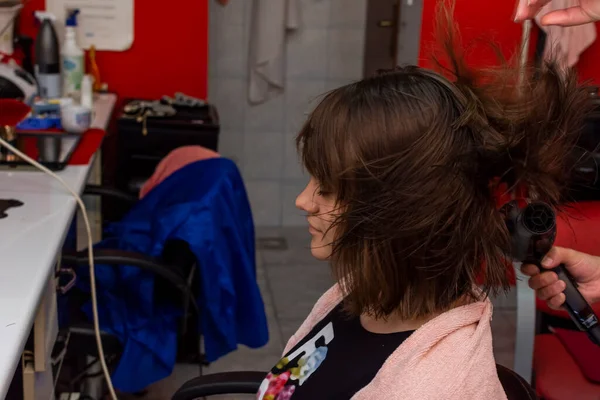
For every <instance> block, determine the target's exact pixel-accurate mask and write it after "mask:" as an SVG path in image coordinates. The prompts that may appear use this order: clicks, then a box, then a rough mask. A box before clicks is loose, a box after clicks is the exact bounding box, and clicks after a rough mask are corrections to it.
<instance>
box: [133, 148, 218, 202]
mask: <svg viewBox="0 0 600 400" xmlns="http://www.w3.org/2000/svg"><path fill="white" fill-rule="evenodd" d="M217 157H220V155H219V153H215V152H214V151H212V150H209V149H206V148H204V147H202V146H184V147H179V148H177V149H175V150H173V151H172V152H170V153H169V154H168V155H167V156H166V157H165V158H163V159H162V160H161V161H160V163H159V164H158V166H157V167H156V169H155V170H154V174H152V176H151V177H150V179H148V180H147V181H146V183H144V185H143V186H142V188H141V189H140V199H141V198H143V197H144V196H145V195H146V194H148V192H150V191H151V190H152V189H154V187H156V186H158V184H159V183H161V182H162V181H164V180H165V179H167V178H168V177H169V176H170V175H171V174H172V173H173V172H175V171H177V170H179V169H180V168H182V167H185V166H186V165H188V164H191V163H193V162H196V161H202V160H207V159H209V158H217Z"/></svg>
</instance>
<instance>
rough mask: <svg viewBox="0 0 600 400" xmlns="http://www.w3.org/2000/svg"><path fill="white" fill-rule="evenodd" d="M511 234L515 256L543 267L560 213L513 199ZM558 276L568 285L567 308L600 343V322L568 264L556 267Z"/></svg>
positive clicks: (508, 210)
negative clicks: (520, 205) (578, 287)
mask: <svg viewBox="0 0 600 400" xmlns="http://www.w3.org/2000/svg"><path fill="white" fill-rule="evenodd" d="M501 212H502V213H503V214H504V216H505V222H506V226H507V228H508V230H509V232H510V236H511V251H512V254H511V256H512V259H513V260H514V261H520V262H522V263H524V264H534V265H537V266H538V267H540V268H541V261H542V259H543V258H544V256H545V255H546V253H548V251H550V249H551V248H552V245H553V244H554V239H555V238H556V214H555V213H554V210H553V209H552V207H550V206H549V205H548V204H545V203H537V202H536V203H528V204H527V205H525V206H524V207H519V204H518V203H517V202H516V201H511V202H510V203H508V204H506V205H505V206H504V207H502V209H501ZM553 271H554V272H556V274H557V275H558V279H560V280H562V281H564V282H565V284H566V285H567V287H566V289H565V291H564V294H565V297H566V301H565V304H564V307H565V308H566V310H567V311H568V312H569V315H570V316H571V319H572V320H573V321H574V322H575V324H576V325H577V327H578V328H579V329H580V330H582V331H584V332H586V333H587V334H588V336H589V338H590V339H591V340H592V342H594V343H596V344H597V345H600V323H599V322H598V317H597V316H596V314H594V310H593V309H592V307H590V305H589V304H588V303H587V301H586V300H585V299H584V297H583V296H582V295H581V293H580V292H579V290H578V289H577V283H576V282H575V280H574V279H573V277H572V276H571V275H570V274H569V272H568V271H567V269H566V267H565V266H564V264H561V265H559V266H558V267H556V268H554V269H553Z"/></svg>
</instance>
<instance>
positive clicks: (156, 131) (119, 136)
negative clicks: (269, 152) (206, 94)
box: [102, 99, 219, 221]
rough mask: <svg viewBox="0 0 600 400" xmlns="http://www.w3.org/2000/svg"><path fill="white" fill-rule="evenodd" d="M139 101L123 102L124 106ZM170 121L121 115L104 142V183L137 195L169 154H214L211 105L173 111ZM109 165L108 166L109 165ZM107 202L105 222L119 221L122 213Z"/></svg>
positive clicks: (214, 120) (216, 134)
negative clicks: (197, 150)
mask: <svg viewBox="0 0 600 400" xmlns="http://www.w3.org/2000/svg"><path fill="white" fill-rule="evenodd" d="M136 100H140V99H127V100H125V101H124V103H123V104H124V105H127V104H128V103H130V102H131V101H136ZM175 108H176V110H177V114H176V115H175V116H173V117H164V118H159V117H148V118H147V119H146V123H145V127H146V131H147V134H144V123H143V122H139V121H138V119H137V118H136V116H130V115H127V114H125V113H124V112H123V111H121V114H120V115H119V117H118V119H117V125H116V132H115V133H116V135H115V136H114V137H112V138H110V140H107V143H106V144H107V146H106V147H108V148H105V149H104V156H103V159H104V161H105V162H104V177H105V178H104V182H103V184H105V185H109V186H114V187H116V188H118V189H120V190H122V191H125V192H127V193H130V194H132V195H137V194H138V193H139V189H140V187H141V185H142V184H143V183H144V182H145V181H146V180H147V179H148V178H149V177H150V176H151V175H152V174H153V173H154V169H155V168H156V166H157V165H158V163H159V162H160V160H162V159H163V158H164V157H166V156H167V154H169V153H170V152H171V151H173V150H175V149H177V148H179V147H183V146H194V145H196V146H203V147H206V148H208V149H211V150H214V151H217V150H218V143H219V115H218V113H217V110H216V108H215V107H214V106H212V105H206V106H204V107H196V108H192V107H175ZM111 164H112V165H111ZM119 208H120V207H119V206H118V205H117V204H116V203H112V202H110V201H108V200H107V201H103V205H102V211H103V215H105V216H106V219H109V220H110V221H115V220H118V219H120V217H121V216H122V214H123V212H122V211H119Z"/></svg>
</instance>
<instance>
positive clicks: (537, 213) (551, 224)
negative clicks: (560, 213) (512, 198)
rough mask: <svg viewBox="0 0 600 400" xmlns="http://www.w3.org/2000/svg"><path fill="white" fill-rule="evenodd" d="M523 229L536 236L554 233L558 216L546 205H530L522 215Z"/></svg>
mask: <svg viewBox="0 0 600 400" xmlns="http://www.w3.org/2000/svg"><path fill="white" fill-rule="evenodd" d="M521 218H522V219H521V221H522V224H523V227H524V228H525V229H527V230H528V231H530V232H531V233H533V234H534V235H543V234H546V233H548V232H552V231H553V230H554V228H555V227H556V214H555V213H554V210H552V208H551V207H550V206H549V205H548V204H545V203H530V204H528V205H527V207H525V209H524V210H523V213H522V217H521Z"/></svg>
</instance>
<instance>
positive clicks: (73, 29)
mask: <svg viewBox="0 0 600 400" xmlns="http://www.w3.org/2000/svg"><path fill="white" fill-rule="evenodd" d="M77 14H79V10H72V11H70V12H69V15H68V17H67V22H66V30H65V41H64V42H63V48H62V51H61V53H60V54H61V56H62V75H63V79H62V80H63V96H66V97H74V96H77V95H78V94H79V92H80V90H81V81H82V80H83V76H84V74H85V71H84V69H85V67H84V60H85V58H84V56H85V53H84V52H83V50H81V48H80V47H79V46H78V45H77Z"/></svg>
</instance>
